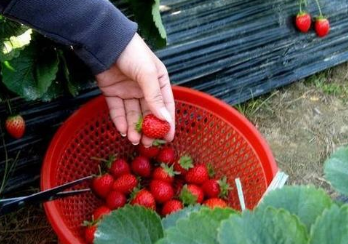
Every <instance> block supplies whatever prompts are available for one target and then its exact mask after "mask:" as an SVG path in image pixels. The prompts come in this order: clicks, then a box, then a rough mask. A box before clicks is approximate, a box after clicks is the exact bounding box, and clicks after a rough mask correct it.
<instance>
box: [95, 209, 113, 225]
mask: <svg viewBox="0 0 348 244" xmlns="http://www.w3.org/2000/svg"><path fill="white" fill-rule="evenodd" d="M109 213H111V209H110V208H108V207H106V206H101V207H99V208H97V209H96V210H94V212H93V215H92V218H93V220H94V221H97V220H100V219H101V218H103V217H104V215H107V214H109Z"/></svg>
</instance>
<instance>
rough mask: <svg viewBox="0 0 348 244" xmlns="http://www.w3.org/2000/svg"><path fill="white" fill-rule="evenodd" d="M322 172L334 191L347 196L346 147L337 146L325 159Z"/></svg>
mask: <svg viewBox="0 0 348 244" xmlns="http://www.w3.org/2000/svg"><path fill="white" fill-rule="evenodd" d="M324 173H325V178H326V179H327V180H328V181H329V182H330V183H331V185H332V187H333V188H334V189H335V190H336V191H338V192H339V193H341V194H344V195H346V196H348V148H346V147H345V148H339V149H338V150H337V151H336V152H335V153H333V154H332V155H331V156H330V158H329V159H327V160H326V161H325V166H324Z"/></svg>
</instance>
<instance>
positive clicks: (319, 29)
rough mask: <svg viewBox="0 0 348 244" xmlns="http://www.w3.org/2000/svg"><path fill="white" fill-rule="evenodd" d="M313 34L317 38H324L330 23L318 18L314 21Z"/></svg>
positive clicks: (325, 19)
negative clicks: (315, 34)
mask: <svg viewBox="0 0 348 244" xmlns="http://www.w3.org/2000/svg"><path fill="white" fill-rule="evenodd" d="M315 32H316V33H317V35H318V36H319V37H324V36H326V35H327V34H329V32H330V22H329V20H328V19H327V18H325V17H323V16H319V17H318V18H317V19H316V20H315Z"/></svg>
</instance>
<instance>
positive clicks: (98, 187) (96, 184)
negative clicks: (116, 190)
mask: <svg viewBox="0 0 348 244" xmlns="http://www.w3.org/2000/svg"><path fill="white" fill-rule="evenodd" d="M113 183H114V178H113V177H112V176H111V175H110V174H104V175H100V176H97V177H96V178H94V179H93V181H92V189H93V191H94V192H95V194H97V195H98V196H99V197H102V198H105V197H106V196H107V195H108V193H109V192H110V191H111V189H112V185H113Z"/></svg>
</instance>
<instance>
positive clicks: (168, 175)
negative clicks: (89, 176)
mask: <svg viewBox="0 0 348 244" xmlns="http://www.w3.org/2000/svg"><path fill="white" fill-rule="evenodd" d="M136 151H137V154H136V155H133V157H132V159H131V160H126V159H125V158H118V159H115V157H113V156H111V157H110V158H109V159H107V160H106V159H100V160H101V161H102V162H103V163H102V164H101V166H103V167H105V166H106V169H107V172H106V173H104V174H101V175H99V176H97V177H96V178H94V180H93V182H92V186H91V187H92V190H93V192H94V193H95V194H96V195H97V197H99V198H100V199H102V200H103V202H104V204H103V205H102V206H100V207H99V208H97V209H96V210H95V211H94V213H93V215H92V221H90V222H86V223H85V225H86V226H87V228H86V232H85V238H86V241H87V242H88V243H92V242H93V239H94V232H95V230H96V224H97V223H98V221H99V220H100V219H101V218H102V217H103V216H104V215H105V214H109V213H110V212H111V211H112V210H115V209H118V208H122V207H123V206H125V205H126V204H131V205H141V206H144V207H146V208H149V209H152V210H154V211H157V212H158V213H159V214H160V215H161V216H166V215H168V214H171V213H173V212H175V211H178V210H180V209H182V208H184V207H185V206H188V205H192V204H196V203H198V204H203V205H207V206H208V207H211V208H214V207H226V206H227V203H226V201H225V200H224V199H225V198H226V197H227V195H228V191H229V189H230V187H229V185H228V184H227V179H226V177H224V178H222V179H216V178H214V172H213V171H212V169H211V167H207V166H206V165H205V164H203V163H201V162H195V163H193V160H192V158H191V157H190V156H188V155H183V156H181V157H177V155H176V152H175V150H174V149H173V147H171V146H166V145H164V141H161V140H155V142H154V144H153V146H151V147H149V148H145V147H144V146H142V145H139V146H137V150H136Z"/></svg>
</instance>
